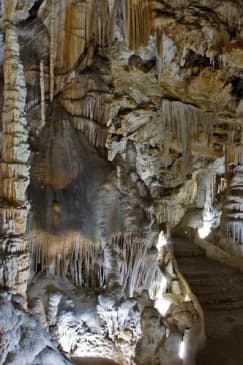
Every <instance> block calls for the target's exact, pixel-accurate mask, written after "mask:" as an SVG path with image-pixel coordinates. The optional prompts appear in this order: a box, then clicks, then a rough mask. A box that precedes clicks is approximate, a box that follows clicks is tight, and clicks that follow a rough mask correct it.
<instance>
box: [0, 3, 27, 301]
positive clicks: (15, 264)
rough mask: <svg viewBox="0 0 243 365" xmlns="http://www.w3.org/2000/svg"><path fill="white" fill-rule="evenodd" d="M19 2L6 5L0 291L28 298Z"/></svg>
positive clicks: (25, 144)
mask: <svg viewBox="0 0 243 365" xmlns="http://www.w3.org/2000/svg"><path fill="white" fill-rule="evenodd" d="M16 3H17V0H7V1H6V2H5V60H4V103H3V112H2V125H3V131H2V161H1V165H0V167H1V169H0V198H1V200H0V288H3V289H5V290H8V291H9V292H11V293H14V294H20V295H23V296H24V295H25V293H26V286H27V275H28V270H29V255H28V250H27V240H26V237H25V230H26V220H27V214H28V210H29V204H28V201H27V199H26V188H27V186H28V184H29V157H30V151H29V146H28V132H27V121H26V115H25V100H26V85H25V77H24V70H23V65H22V64H21V61H20V47H19V44H18V37H17V33H16V27H15V24H14V16H15V7H16Z"/></svg>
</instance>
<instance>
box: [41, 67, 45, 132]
mask: <svg viewBox="0 0 243 365" xmlns="http://www.w3.org/2000/svg"><path fill="white" fill-rule="evenodd" d="M40 94H41V129H42V128H43V127H44V126H45V124H46V110H45V108H46V107H45V75H44V61H43V60H41V61H40Z"/></svg>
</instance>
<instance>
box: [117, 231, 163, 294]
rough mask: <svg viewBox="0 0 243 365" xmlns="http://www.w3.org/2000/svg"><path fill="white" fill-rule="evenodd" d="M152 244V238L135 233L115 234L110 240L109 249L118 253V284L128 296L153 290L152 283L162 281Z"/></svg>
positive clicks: (155, 250) (156, 255)
mask: <svg viewBox="0 0 243 365" xmlns="http://www.w3.org/2000/svg"><path fill="white" fill-rule="evenodd" d="M153 244H154V241H153V238H152V239H151V240H148V239H146V238H143V237H141V236H140V235H136V234H127V235H125V236H124V235H116V236H114V237H113V238H112V240H111V243H110V245H111V250H114V252H117V255H118V256H117V258H116V260H118V261H116V268H117V269H118V272H119V274H118V277H119V284H120V285H121V286H122V288H123V290H124V291H125V292H126V293H127V295H128V296H129V297H133V296H134V295H135V294H141V293H142V291H143V290H154V287H155V284H154V283H156V284H157V283H158V282H162V277H161V275H162V274H161V272H160V270H159V267H158V266H157V264H156V263H157V258H158V253H157V249H156V248H155V247H154V246H153Z"/></svg>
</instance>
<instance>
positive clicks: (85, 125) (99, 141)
mask: <svg viewBox="0 0 243 365" xmlns="http://www.w3.org/2000/svg"><path fill="white" fill-rule="evenodd" d="M73 125H74V128H76V129H77V130H80V131H82V132H83V134H84V135H85V137H86V138H87V139H88V141H89V142H90V143H91V144H92V145H93V146H95V147H97V148H99V147H105V145H106V139H107V136H108V131H107V129H105V128H102V127H101V126H99V125H98V124H97V123H95V122H94V121H92V120H90V119H84V118H76V117H74V118H73Z"/></svg>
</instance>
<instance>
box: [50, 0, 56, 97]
mask: <svg viewBox="0 0 243 365" xmlns="http://www.w3.org/2000/svg"><path fill="white" fill-rule="evenodd" d="M50 13H51V14H50V17H51V19H50V46H49V52H50V54H49V57H50V60H49V62H50V101H52V100H53V98H54V87H55V61H56V38H55V3H54V0H51V9H50Z"/></svg>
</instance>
